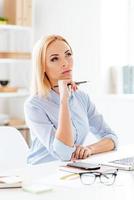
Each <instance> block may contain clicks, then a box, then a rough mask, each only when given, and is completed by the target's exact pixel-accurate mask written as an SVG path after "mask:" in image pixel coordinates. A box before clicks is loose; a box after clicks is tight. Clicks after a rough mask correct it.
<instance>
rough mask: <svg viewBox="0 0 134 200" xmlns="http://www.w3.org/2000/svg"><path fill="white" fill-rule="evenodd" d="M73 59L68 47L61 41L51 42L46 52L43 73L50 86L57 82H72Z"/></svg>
mask: <svg viewBox="0 0 134 200" xmlns="http://www.w3.org/2000/svg"><path fill="white" fill-rule="evenodd" d="M72 67H73V58H72V51H71V49H70V47H69V46H68V45H67V44H66V43H65V42H64V41H61V40H56V41H54V42H52V43H51V44H50V45H49V46H48V48H47V50H46V63H45V72H46V74H47V76H48V78H49V80H50V82H51V85H52V86H55V85H57V81H58V80H72Z"/></svg>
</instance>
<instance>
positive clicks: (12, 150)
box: [0, 126, 28, 170]
mask: <svg viewBox="0 0 134 200" xmlns="http://www.w3.org/2000/svg"><path fill="white" fill-rule="evenodd" d="M27 153H28V145H27V144H26V141H25V140H24V138H23V136H22V135H21V133H20V132H19V131H18V130H17V129H16V128H13V127H9V126H1V127H0V169H4V170H5V169H15V168H22V167H25V166H26V158H27Z"/></svg>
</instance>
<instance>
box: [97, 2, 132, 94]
mask: <svg viewBox="0 0 134 200" xmlns="http://www.w3.org/2000/svg"><path fill="white" fill-rule="evenodd" d="M128 3H129V0H112V1H111V0H101V15H100V16H101V30H100V33H101V36H100V38H101V41H100V42H101V45H100V47H101V49H100V68H101V74H100V75H101V83H102V87H103V88H102V91H103V92H104V93H108V92H109V88H110V85H109V84H110V83H109V68H110V67H111V66H115V67H120V66H123V65H126V64H128V52H129V51H128V50H129V49H128V40H129V37H128V30H129V29H128V28H129V26H128V25H129V24H128V22H129V21H128V12H129V7H128V5H129V4H128Z"/></svg>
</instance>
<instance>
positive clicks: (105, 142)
mask: <svg viewBox="0 0 134 200" xmlns="http://www.w3.org/2000/svg"><path fill="white" fill-rule="evenodd" d="M87 147H88V148H89V149H91V154H92V155H93V154H97V153H102V152H106V151H111V150H113V149H114V148H115V143H114V141H113V140H112V139H111V138H104V139H101V140H100V141H99V142H96V143H94V144H91V145H88V146H87Z"/></svg>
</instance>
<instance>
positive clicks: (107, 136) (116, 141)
mask: <svg viewBox="0 0 134 200" xmlns="http://www.w3.org/2000/svg"><path fill="white" fill-rule="evenodd" d="M103 138H109V139H111V140H113V142H114V150H116V149H117V147H118V138H117V136H116V135H113V134H108V135H106V136H104V137H103Z"/></svg>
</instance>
